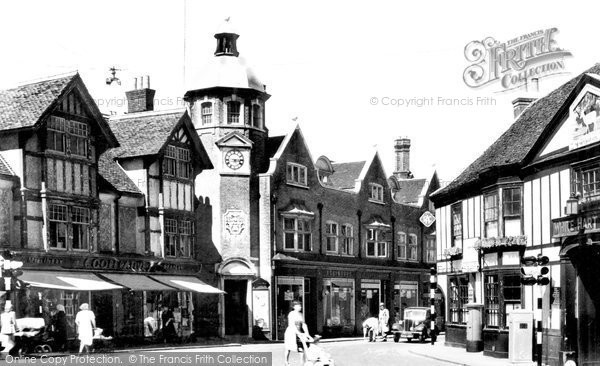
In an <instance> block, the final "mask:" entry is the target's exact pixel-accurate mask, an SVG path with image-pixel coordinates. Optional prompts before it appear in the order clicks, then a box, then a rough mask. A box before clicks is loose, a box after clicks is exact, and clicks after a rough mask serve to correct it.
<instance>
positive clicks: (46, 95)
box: [0, 73, 77, 130]
mask: <svg viewBox="0 0 600 366" xmlns="http://www.w3.org/2000/svg"><path fill="white" fill-rule="evenodd" d="M76 75H77V74H75V73H74V74H70V75H68V76H63V77H60V78H55V79H51V80H44V81H39V82H35V83H31V84H27V85H21V86H18V87H16V88H13V89H7V90H0V130H12V129H17V128H26V127H32V126H33V125H35V124H36V122H37V121H38V120H39V119H40V117H42V115H43V114H44V112H46V110H47V109H48V108H49V107H50V106H51V105H52V102H54V100H55V99H56V98H57V97H58V96H60V95H61V93H62V92H63V91H64V90H65V88H66V87H67V85H69V83H70V82H71V80H73V78H74V77H75V76H76Z"/></svg>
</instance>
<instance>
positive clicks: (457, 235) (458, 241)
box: [450, 203, 462, 248]
mask: <svg viewBox="0 0 600 366" xmlns="http://www.w3.org/2000/svg"><path fill="white" fill-rule="evenodd" d="M450 210H451V211H452V216H451V219H452V243H451V246H453V247H455V246H460V247H461V248H462V204H461V203H456V204H454V205H452V207H451V208H450Z"/></svg>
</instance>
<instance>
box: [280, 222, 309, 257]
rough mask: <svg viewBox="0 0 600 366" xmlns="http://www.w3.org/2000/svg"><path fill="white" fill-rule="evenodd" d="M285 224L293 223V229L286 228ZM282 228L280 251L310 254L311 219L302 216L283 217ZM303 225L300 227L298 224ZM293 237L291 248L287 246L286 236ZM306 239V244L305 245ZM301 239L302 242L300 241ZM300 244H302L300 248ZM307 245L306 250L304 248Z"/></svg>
mask: <svg viewBox="0 0 600 366" xmlns="http://www.w3.org/2000/svg"><path fill="white" fill-rule="evenodd" d="M286 220H287V222H290V221H291V222H293V224H294V225H293V226H294V227H293V228H287V227H286ZM281 221H282V222H281V223H282V228H283V240H282V244H283V245H282V249H283V250H284V251H288V252H311V251H312V221H313V219H312V218H308V217H304V216H283V219H282V220H281ZM301 222H302V223H303V224H302V225H300V223H301ZM288 235H292V236H293V244H294V245H293V246H288V245H287V244H288V242H287V236H288ZM307 238H308V244H307V243H306V241H307ZM300 239H302V240H300ZM300 242H302V248H300ZM307 245H308V248H306V246H307Z"/></svg>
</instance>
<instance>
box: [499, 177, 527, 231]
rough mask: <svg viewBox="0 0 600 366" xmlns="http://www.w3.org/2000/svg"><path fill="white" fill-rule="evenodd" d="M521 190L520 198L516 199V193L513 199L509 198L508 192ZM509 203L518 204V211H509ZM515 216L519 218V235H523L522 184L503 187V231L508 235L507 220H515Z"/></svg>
mask: <svg viewBox="0 0 600 366" xmlns="http://www.w3.org/2000/svg"><path fill="white" fill-rule="evenodd" d="M513 191H518V192H519V199H518V200H514V193H513V195H512V197H511V198H513V199H512V200H508V198H507V194H506V193H507V192H513ZM507 204H510V205H518V210H517V213H515V212H513V213H507V212H506V211H507V209H506V208H507ZM515 218H518V219H519V233H518V235H523V188H522V187H521V186H509V187H503V188H502V233H503V234H504V236H506V231H507V230H506V221H507V220H513V219H515Z"/></svg>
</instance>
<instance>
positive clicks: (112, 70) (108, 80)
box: [106, 66, 121, 85]
mask: <svg viewBox="0 0 600 366" xmlns="http://www.w3.org/2000/svg"><path fill="white" fill-rule="evenodd" d="M108 71H110V73H111V74H112V76H111V77H108V78H106V85H111V84H112V83H113V82H116V83H117V84H118V85H121V79H119V78H118V77H117V71H121V69H117V68H115V67H114V66H113V67H111V68H110V69H108Z"/></svg>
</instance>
